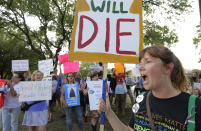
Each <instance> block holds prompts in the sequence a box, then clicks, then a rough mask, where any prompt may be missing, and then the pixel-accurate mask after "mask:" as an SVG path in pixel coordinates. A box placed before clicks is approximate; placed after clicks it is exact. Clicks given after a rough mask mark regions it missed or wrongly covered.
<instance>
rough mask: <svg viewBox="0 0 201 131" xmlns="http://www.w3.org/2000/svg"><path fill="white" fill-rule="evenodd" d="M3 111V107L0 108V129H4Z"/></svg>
mask: <svg viewBox="0 0 201 131" xmlns="http://www.w3.org/2000/svg"><path fill="white" fill-rule="evenodd" d="M2 110H3V107H0V129H2V128H3V120H2Z"/></svg>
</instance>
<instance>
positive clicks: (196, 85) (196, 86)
mask: <svg viewBox="0 0 201 131" xmlns="http://www.w3.org/2000/svg"><path fill="white" fill-rule="evenodd" d="M193 87H194V88H198V89H201V83H196V82H194V83H193Z"/></svg>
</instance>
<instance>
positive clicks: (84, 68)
mask: <svg viewBox="0 0 201 131" xmlns="http://www.w3.org/2000/svg"><path fill="white" fill-rule="evenodd" d="M95 64H96V63H94V62H81V64H80V73H81V75H82V77H83V79H86V77H87V74H88V72H89V71H90V66H91V65H95Z"/></svg>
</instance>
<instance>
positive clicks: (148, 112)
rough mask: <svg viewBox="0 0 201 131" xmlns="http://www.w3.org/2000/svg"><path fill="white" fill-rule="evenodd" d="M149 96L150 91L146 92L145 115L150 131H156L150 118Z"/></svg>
mask: <svg viewBox="0 0 201 131" xmlns="http://www.w3.org/2000/svg"><path fill="white" fill-rule="evenodd" d="M150 94H151V91H149V92H148V94H147V98H146V108H147V115H148V118H149V123H150V125H151V129H152V131H156V129H155V126H154V122H153V120H152V117H151V110H150V106H149V96H150Z"/></svg>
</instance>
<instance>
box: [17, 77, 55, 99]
mask: <svg viewBox="0 0 201 131" xmlns="http://www.w3.org/2000/svg"><path fill="white" fill-rule="evenodd" d="M19 87H20V88H19V94H20V96H19V101H20V102H25V101H40V100H51V99H52V81H26V82H20V85H19Z"/></svg>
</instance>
